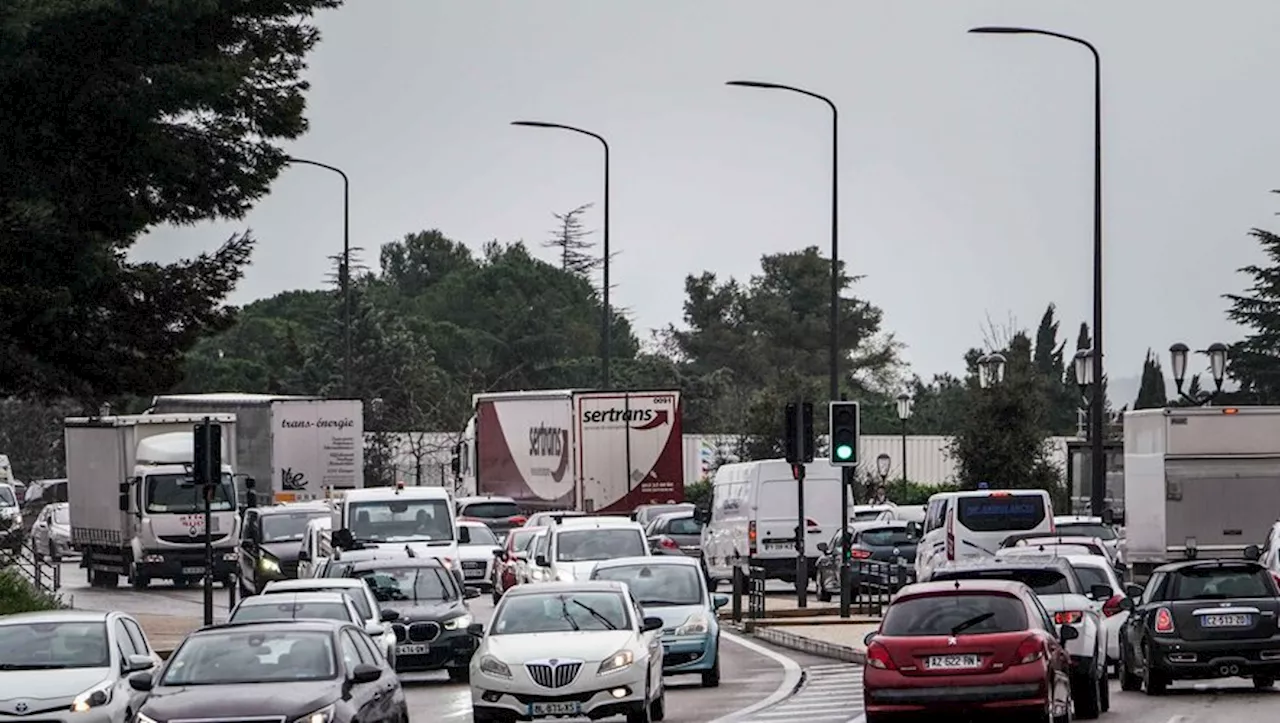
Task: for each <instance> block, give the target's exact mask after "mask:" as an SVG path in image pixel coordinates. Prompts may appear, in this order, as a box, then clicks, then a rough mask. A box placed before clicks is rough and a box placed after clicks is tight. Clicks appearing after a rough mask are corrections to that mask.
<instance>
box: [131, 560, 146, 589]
mask: <svg viewBox="0 0 1280 723" xmlns="http://www.w3.org/2000/svg"><path fill="white" fill-rule="evenodd" d="M129 584H130V585H132V586H133V589H134V590H146V589H147V588H148V587H150V586H151V578H149V577H147V576H146V575H140V574H138V563H136V562H134V563H131V564H130V565H129Z"/></svg>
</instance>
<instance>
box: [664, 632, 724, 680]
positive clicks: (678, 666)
mask: <svg viewBox="0 0 1280 723" xmlns="http://www.w3.org/2000/svg"><path fill="white" fill-rule="evenodd" d="M716 641H717V636H716V635H714V634H710V633H709V634H707V635H697V636H690V635H686V636H683V637H678V638H677V637H674V636H673V637H664V638H663V639H662V672H663V673H664V674H666V675H683V674H685V673H700V672H702V671H704V670H711V669H712V668H714V667H716V657H717V656H718V655H719V653H720V646H719V645H717V644H716Z"/></svg>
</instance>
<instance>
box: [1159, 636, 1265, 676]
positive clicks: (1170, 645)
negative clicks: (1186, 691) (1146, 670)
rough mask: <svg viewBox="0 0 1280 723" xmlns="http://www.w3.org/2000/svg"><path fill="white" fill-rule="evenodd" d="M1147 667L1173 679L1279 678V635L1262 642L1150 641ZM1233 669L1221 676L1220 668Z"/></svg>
mask: <svg viewBox="0 0 1280 723" xmlns="http://www.w3.org/2000/svg"><path fill="white" fill-rule="evenodd" d="M1151 664H1152V667H1153V668H1154V669H1155V670H1158V671H1160V672H1161V673H1162V674H1164V675H1166V676H1168V677H1169V678H1171V679H1173V680H1209V679H1213V678H1228V677H1235V676H1245V677H1248V676H1254V675H1260V676H1267V677H1280V636H1278V637H1274V638H1268V639H1265V640H1212V641H1209V640H1196V641H1185V640H1168V639H1166V640H1162V639H1159V638H1152V639H1151ZM1223 666H1226V667H1228V668H1231V667H1233V666H1234V667H1235V668H1236V672H1235V673H1231V672H1226V673H1224V672H1223V670H1222V668H1223Z"/></svg>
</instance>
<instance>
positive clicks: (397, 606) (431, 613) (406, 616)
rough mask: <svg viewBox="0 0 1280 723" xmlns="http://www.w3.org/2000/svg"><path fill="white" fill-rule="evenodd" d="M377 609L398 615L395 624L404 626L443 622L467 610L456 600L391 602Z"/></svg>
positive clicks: (380, 603) (379, 605)
mask: <svg viewBox="0 0 1280 723" xmlns="http://www.w3.org/2000/svg"><path fill="white" fill-rule="evenodd" d="M378 607H380V608H382V609H383V610H395V611H396V612H398V613H400V618H399V619H398V620H396V622H397V623H405V624H408V623H412V622H418V621H421V620H444V619H447V618H452V617H457V616H459V615H461V614H463V613H465V612H466V611H467V608H466V607H465V606H464V605H463V604H462V602H461V601H458V600H453V601H433V600H417V601H414V600H392V601H389V602H379V603H378Z"/></svg>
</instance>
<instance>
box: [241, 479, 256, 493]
mask: <svg viewBox="0 0 1280 723" xmlns="http://www.w3.org/2000/svg"><path fill="white" fill-rule="evenodd" d="M257 487H258V480H256V479H254V478H252V477H245V478H244V488H245V489H247V490H252V489H256V488H257Z"/></svg>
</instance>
